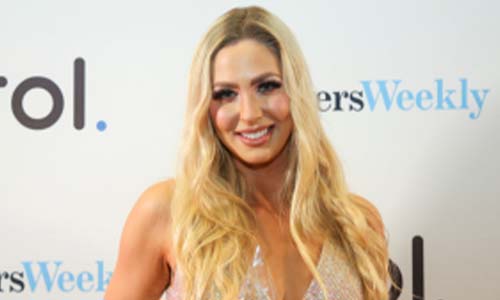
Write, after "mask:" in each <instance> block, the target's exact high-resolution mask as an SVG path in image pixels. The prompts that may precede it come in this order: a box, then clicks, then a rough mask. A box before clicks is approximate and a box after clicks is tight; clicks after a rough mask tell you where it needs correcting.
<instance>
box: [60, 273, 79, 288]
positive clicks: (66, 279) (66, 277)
mask: <svg viewBox="0 0 500 300" xmlns="http://www.w3.org/2000/svg"><path fill="white" fill-rule="evenodd" d="M74 281H75V276H73V274H71V273H70V272H62V273H61V275H59V278H57V283H58V285H59V289H60V290H61V291H63V292H71V291H72V290H73V289H74V288H75V285H74ZM65 283H69V284H70V285H69V286H68V285H65Z"/></svg>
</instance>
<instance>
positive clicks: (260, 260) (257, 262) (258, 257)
mask: <svg viewBox="0 0 500 300" xmlns="http://www.w3.org/2000/svg"><path fill="white" fill-rule="evenodd" d="M326 247H327V241H323V243H322V245H321V251H320V255H319V259H318V261H317V262H316V265H315V266H316V270H317V271H318V272H319V273H321V268H322V266H323V261H324V258H325V252H326V249H325V248H326ZM261 265H262V266H264V269H265V270H266V271H265V272H266V274H265V277H267V279H268V280H269V281H270V283H271V286H270V287H267V288H264V291H265V292H266V294H267V298H266V299H276V294H275V293H276V291H275V289H274V287H275V282H274V279H273V277H272V275H271V273H270V270H269V269H268V268H267V267H266V266H268V265H267V264H266V263H265V260H264V257H263V255H262V251H261V247H260V244H257V246H256V247H255V255H254V259H253V261H252V267H253V268H256V267H259V266H261ZM315 284H317V281H316V279H315V278H314V275H313V276H312V278H311V280H310V281H309V284H308V285H307V289H306V291H305V294H304V295H302V298H300V299H303V300H304V299H306V298H307V297H308V295H309V294H310V293H311V290H312V289H313V286H314V285H315ZM270 293H271V295H270Z"/></svg>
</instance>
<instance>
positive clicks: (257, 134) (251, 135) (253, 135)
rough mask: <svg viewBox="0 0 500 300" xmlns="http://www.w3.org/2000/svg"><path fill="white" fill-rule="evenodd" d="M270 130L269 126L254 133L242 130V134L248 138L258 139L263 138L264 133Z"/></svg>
mask: <svg viewBox="0 0 500 300" xmlns="http://www.w3.org/2000/svg"><path fill="white" fill-rule="evenodd" d="M268 130H269V127H268V128H265V129H262V130H261V131H257V132H254V133H243V132H242V133H241V135H242V136H243V137H245V138H247V139H252V140H256V139H258V138H261V137H263V136H264V135H266V133H267V131H268Z"/></svg>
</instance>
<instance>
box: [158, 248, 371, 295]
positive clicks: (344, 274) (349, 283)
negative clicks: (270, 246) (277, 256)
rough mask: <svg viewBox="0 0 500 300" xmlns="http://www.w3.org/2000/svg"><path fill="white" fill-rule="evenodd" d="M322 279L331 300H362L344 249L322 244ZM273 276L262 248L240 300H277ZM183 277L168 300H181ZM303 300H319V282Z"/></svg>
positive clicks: (176, 281) (257, 251) (171, 289)
mask: <svg viewBox="0 0 500 300" xmlns="http://www.w3.org/2000/svg"><path fill="white" fill-rule="evenodd" d="M317 269H318V272H319V274H320V275H321V278H322V279H323V281H324V283H325V287H326V290H327V293H328V294H327V299H328V300H362V299H363V296H362V287H361V281H360V278H359V275H358V274H357V271H356V269H355V268H354V266H352V265H350V264H349V261H348V259H347V257H346V255H345V253H344V251H342V250H341V249H339V248H338V247H335V246H333V245H332V244H330V243H328V242H326V243H324V244H323V248H322V250H321V255H320V258H319V262H318V265H317ZM270 278H271V276H270V273H269V272H268V270H267V269H266V268H265V266H264V261H263V258H262V255H261V251H260V247H259V246H257V247H256V249H255V255H254V258H253V261H252V265H251V266H250V268H249V270H248V273H247V277H246V279H245V282H244V283H243V286H242V288H241V291H240V296H239V298H238V299H239V300H276V296H275V292H274V289H273V287H272V281H271V279H270ZM181 281H182V274H177V276H174V278H173V282H172V284H171V285H170V287H169V288H168V289H167V290H166V299H167V300H182V291H181ZM303 299H304V300H319V299H323V298H322V291H321V287H320V285H319V283H318V282H317V281H316V280H315V279H314V278H313V279H312V281H311V283H310V285H309V287H308V289H307V291H306V293H305V295H304V298H303Z"/></svg>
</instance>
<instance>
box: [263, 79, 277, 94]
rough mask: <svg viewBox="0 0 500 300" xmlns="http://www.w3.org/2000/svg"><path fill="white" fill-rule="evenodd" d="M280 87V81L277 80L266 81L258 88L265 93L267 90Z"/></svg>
mask: <svg viewBox="0 0 500 300" xmlns="http://www.w3.org/2000/svg"><path fill="white" fill-rule="evenodd" d="M280 87H281V83H279V82H277V81H266V82H263V83H261V84H260V85H259V87H258V90H259V92H261V93H266V92H268V91H271V90H274V89H279V88H280Z"/></svg>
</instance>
